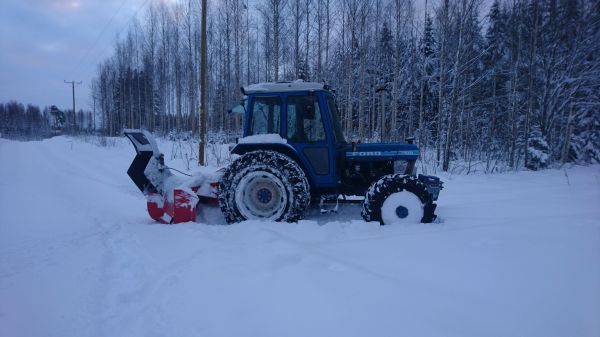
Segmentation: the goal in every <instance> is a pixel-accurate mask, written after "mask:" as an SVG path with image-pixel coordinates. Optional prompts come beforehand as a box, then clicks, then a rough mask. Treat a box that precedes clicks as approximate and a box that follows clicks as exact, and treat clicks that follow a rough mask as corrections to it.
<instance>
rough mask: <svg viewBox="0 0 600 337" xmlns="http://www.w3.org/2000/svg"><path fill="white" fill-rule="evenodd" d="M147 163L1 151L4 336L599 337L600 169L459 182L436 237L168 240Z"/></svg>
mask: <svg viewBox="0 0 600 337" xmlns="http://www.w3.org/2000/svg"><path fill="white" fill-rule="evenodd" d="M162 145H163V146H164V145H165V143H164V142H163V143H162ZM163 150H167V151H166V152H168V151H170V150H171V149H169V148H168V146H167V148H166V149H165V148H164V147H163ZM133 155H134V151H133V148H132V147H131V146H130V145H129V144H127V143H126V141H125V140H124V139H123V140H120V141H117V143H116V146H112V147H99V146H97V145H94V144H92V143H86V142H82V141H79V140H73V139H70V138H66V137H57V138H53V139H50V140H46V141H42V142H14V141H7V140H3V139H0V336H6V337H19V336H44V337H46V336H60V337H64V336H78V337H79V336H111V337H114V336H127V337H131V336H211V337H212V336H277V337H281V336H303V337H306V336H311V337H312V336H443V337H448V336H473V337H481V336H486V337H487V336H498V337H508V336H527V337H534V336H540V337H550V336H564V337H575V336H576V337H584V336H590V337H598V336H600V167H599V166H592V167H574V168H570V169H567V170H566V171H563V170H548V171H544V172H537V173H533V172H520V173H507V174H499V175H483V174H479V175H469V176H445V177H443V178H444V180H445V181H446V184H445V189H444V190H443V191H442V193H441V195H440V200H439V207H438V211H437V213H438V214H439V215H440V217H442V219H443V221H442V222H441V223H437V224H428V225H424V224H415V225H410V226H402V227H400V226H387V227H380V226H379V225H378V224H375V223H366V222H364V221H362V220H359V219H360V214H359V213H360V212H359V209H358V208H357V207H356V206H344V207H343V208H342V210H341V213H340V214H337V215H327V216H318V215H316V214H311V215H310V216H309V217H308V220H304V221H301V222H300V223H297V224H287V223H272V222H256V221H254V222H246V223H240V224H236V225H232V226H224V225H220V224H222V223H223V220H222V219H221V218H220V217H219V213H218V210H210V211H209V212H208V213H206V214H204V215H203V219H204V220H203V223H187V224H179V225H174V226H167V225H160V224H156V223H154V222H152V221H151V220H150V218H149V217H148V216H147V214H146V211H145V200H144V197H143V196H142V194H141V193H140V192H139V191H138V190H137V188H136V187H135V185H134V184H133V183H132V182H131V181H130V180H129V178H128V177H127V175H126V174H125V172H126V170H127V168H128V166H129V164H130V162H131V160H132V159H133ZM168 158H169V155H167V159H168ZM177 165H179V166H178V167H179V168H184V167H183V166H182V165H181V163H179V164H177ZM313 213H316V212H315V211H313Z"/></svg>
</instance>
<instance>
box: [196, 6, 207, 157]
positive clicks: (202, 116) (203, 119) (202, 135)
mask: <svg viewBox="0 0 600 337" xmlns="http://www.w3.org/2000/svg"><path fill="white" fill-rule="evenodd" d="M200 26H201V28H200V29H201V32H200V111H199V113H200V116H199V117H200V118H199V120H200V130H199V131H200V144H199V145H200V146H198V165H200V166H204V165H205V164H206V163H205V160H204V157H205V152H206V91H207V90H206V0H202V20H201V24H200Z"/></svg>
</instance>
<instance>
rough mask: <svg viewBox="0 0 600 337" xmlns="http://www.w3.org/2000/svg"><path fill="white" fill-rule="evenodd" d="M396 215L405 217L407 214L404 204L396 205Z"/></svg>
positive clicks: (401, 217)
mask: <svg viewBox="0 0 600 337" xmlns="http://www.w3.org/2000/svg"><path fill="white" fill-rule="evenodd" d="M396 215H397V216H398V218H400V219H404V218H406V217H407V216H408V208H406V207H404V206H398V207H396Z"/></svg>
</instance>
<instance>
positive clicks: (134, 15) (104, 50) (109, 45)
mask: <svg viewBox="0 0 600 337" xmlns="http://www.w3.org/2000/svg"><path fill="white" fill-rule="evenodd" d="M149 1H150V0H145V1H144V2H143V3H142V4H141V5H140V6H139V7H138V9H137V10H136V11H135V13H134V14H133V15H132V16H131V17H130V18H129V20H128V21H127V22H128V23H127V24H125V26H123V28H121V29H120V30H118V31H117V34H121V33H122V32H123V31H124V30H125V29H127V28H129V26H130V23H131V21H133V19H134V18H135V17H137V15H138V14H139V13H140V11H141V10H142V9H143V8H144V7H145V6H146V5H147V4H148V2H149ZM112 46H113V44H112V43H108V44H107V45H106V47H104V49H102V51H101V52H100V53H98V54H96V56H97V57H96V59H95V60H94V62H93V63H94V64H97V63H98V61H99V60H100V58H101V57H102V55H104V53H105V52H106V50H108V48H110V47H112ZM77 70H78V69H77Z"/></svg>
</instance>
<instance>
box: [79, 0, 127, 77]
mask: <svg viewBox="0 0 600 337" xmlns="http://www.w3.org/2000/svg"><path fill="white" fill-rule="evenodd" d="M126 2H127V0H123V1H122V2H121V5H120V6H119V8H117V10H116V11H115V12H114V13H113V15H112V17H111V18H110V20H108V22H107V23H106V25H105V26H104V28H102V31H101V32H100V34H99V35H98V37H97V38H96V41H94V44H92V46H91V47H90V48H88V50H87V51H86V53H85V54H84V55H83V57H82V58H81V59H80V60H79V63H78V64H77V66H76V67H75V69H76V70H79V68H80V67H81V65H82V64H83V61H85V59H86V58H87V57H88V55H89V54H90V52H91V51H92V49H94V48H95V47H96V45H97V44H98V42H99V41H100V38H102V36H103V35H104V33H106V31H107V29H108V27H110V25H111V24H112V22H113V21H114V20H115V18H116V17H117V14H119V12H120V11H121V9H122V8H123V6H124V5H125V3H126Z"/></svg>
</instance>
